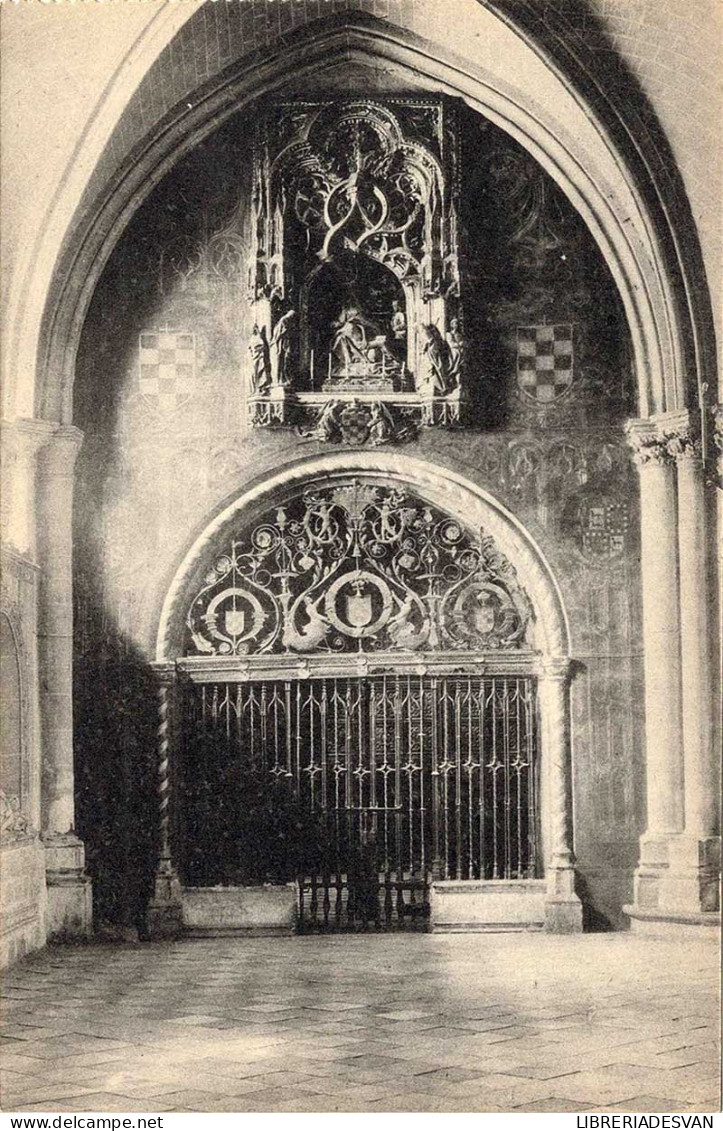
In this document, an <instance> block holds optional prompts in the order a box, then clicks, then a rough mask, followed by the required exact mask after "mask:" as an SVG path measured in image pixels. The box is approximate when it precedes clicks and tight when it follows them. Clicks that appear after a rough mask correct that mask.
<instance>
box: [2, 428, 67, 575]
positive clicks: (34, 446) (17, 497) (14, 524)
mask: <svg viewBox="0 0 723 1131" xmlns="http://www.w3.org/2000/svg"><path fill="white" fill-rule="evenodd" d="M57 428H58V425H57V424H56V423H54V422H53V421H49V420H15V421H13V422H12V423H11V424H4V425H3V430H2V441H3V456H4V461H3V462H4V463H5V459H6V460H7V465H8V466H5V467H4V468H3V491H4V492H7V497H6V499H5V505H6V528H5V530H4V531H3V534H4V537H6V538H7V541H8V542H9V543H10V545H11V546H13V547H14V548H15V549H16V550H17V551H18V552H19V553H21V554H23V555H25V557H27V558H30V560H31V561H36V560H37V547H36V494H37V466H38V455H39V453H40V451H41V450H42V449H43V448H44V447H45V445H46V444H47V443H48V442H49V441H50V439H51V438H52V436H53V435H54V433H55V432H56V431H57Z"/></svg>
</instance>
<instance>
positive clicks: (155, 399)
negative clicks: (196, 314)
mask: <svg viewBox="0 0 723 1131" xmlns="http://www.w3.org/2000/svg"><path fill="white" fill-rule="evenodd" d="M139 347H140V348H139V360H138V389H139V392H140V394H141V396H142V397H143V399H144V400H145V401H146V403H147V404H148V405H149V406H150V407H151V408H154V409H156V410H157V411H159V412H163V413H169V412H174V411H175V410H176V409H177V408H180V407H181V405H184V404H186V403H187V402H188V401H190V399H191V397H192V396H193V393H194V392H195V382H196V339H195V335H194V334H188V333H186V332H185V331H180V330H156V331H153V332H152V333H149V332H145V333H143V334H141V335H140V340H139Z"/></svg>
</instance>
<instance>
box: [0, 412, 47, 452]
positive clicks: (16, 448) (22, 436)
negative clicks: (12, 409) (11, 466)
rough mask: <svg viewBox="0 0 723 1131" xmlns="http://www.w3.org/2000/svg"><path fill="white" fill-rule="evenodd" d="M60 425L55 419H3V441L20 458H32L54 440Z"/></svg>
mask: <svg viewBox="0 0 723 1131" xmlns="http://www.w3.org/2000/svg"><path fill="white" fill-rule="evenodd" d="M58 427H59V425H58V424H57V423H56V422H55V421H53V420H30V419H18V420H3V422H2V438H3V443H6V444H7V445H8V446H9V448H10V450H11V451H13V452H14V454H15V455H16V456H18V457H19V458H21V459H27V460H32V459H34V458H35V456H36V455H37V453H38V452H39V451H40V450H41V448H44V447H45V445H46V444H48V443H49V442H50V440H52V438H53V436H54V435H55V433H56V432H57V430H58Z"/></svg>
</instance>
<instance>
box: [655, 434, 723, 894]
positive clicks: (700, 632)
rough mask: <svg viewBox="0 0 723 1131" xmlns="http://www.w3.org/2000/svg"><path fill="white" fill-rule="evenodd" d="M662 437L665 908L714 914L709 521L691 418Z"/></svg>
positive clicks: (716, 863)
mask: <svg viewBox="0 0 723 1131" xmlns="http://www.w3.org/2000/svg"><path fill="white" fill-rule="evenodd" d="M683 415H684V416H685V417H686V419H683V420H681V424H680V426H679V428H677V429H676V430H675V431H670V432H667V433H666V434H667V438H668V450H669V451H670V453H671V455H672V456H673V457H674V459H675V461H676V467H677V481H678V548H679V559H680V637H681V664H682V720H683V769H684V775H683V776H684V790H685V792H684V833H683V834H682V835H681V836H679V837H678V838H676V839H675V840H674V841H671V849H670V851H671V859H670V871H669V875H668V877H667V880H666V883H665V891H664V896H665V906H666V909H668V910H670V911H690V912H692V913H697V912H701V911H716V910H718V908H719V876H720V835H719V834H720V825H719V762H718V757H717V754H716V750H715V746H714V738H713V729H714V727H713V711H714V709H715V707H714V700H715V694H714V680H713V667H712V643H711V636H712V632H711V630H712V627H713V623H712V622H713V617H712V616H711V611H712V610H713V609H714V607H715V601H714V594H713V585H712V579H711V577H710V571H709V529H710V521H709V519H710V516H709V513H708V500H707V498H706V483H705V474H704V467H703V459H702V450H701V442H700V439H699V438H698V436H697V430H696V429H694V427H693V426H692V425H691V423H690V421H689V419H687V417H688V414H687V413H685V414H683Z"/></svg>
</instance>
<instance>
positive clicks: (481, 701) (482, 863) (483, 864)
mask: <svg viewBox="0 0 723 1131" xmlns="http://www.w3.org/2000/svg"><path fill="white" fill-rule="evenodd" d="M478 711H479V755H478V757H479V878H480V879H481V880H484V879H486V878H487V871H486V869H487V860H486V852H485V805H486V800H487V799H486V797H485V681H484V679H480V681H479V695H478Z"/></svg>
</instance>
